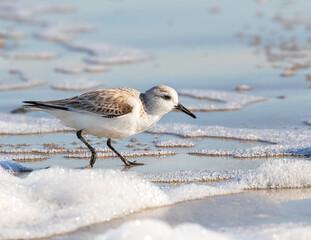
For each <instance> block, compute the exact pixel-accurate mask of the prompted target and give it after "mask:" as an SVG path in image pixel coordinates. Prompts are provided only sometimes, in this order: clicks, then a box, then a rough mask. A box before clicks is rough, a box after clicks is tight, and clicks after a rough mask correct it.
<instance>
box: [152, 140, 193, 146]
mask: <svg viewBox="0 0 311 240" xmlns="http://www.w3.org/2000/svg"><path fill="white" fill-rule="evenodd" d="M155 145H156V147H159V148H191V147H194V146H195V144H194V142H192V141H189V140H181V139H170V140H165V141H164V140H159V141H157V142H156V143H155Z"/></svg>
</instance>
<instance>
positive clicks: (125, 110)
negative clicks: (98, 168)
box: [24, 85, 196, 168]
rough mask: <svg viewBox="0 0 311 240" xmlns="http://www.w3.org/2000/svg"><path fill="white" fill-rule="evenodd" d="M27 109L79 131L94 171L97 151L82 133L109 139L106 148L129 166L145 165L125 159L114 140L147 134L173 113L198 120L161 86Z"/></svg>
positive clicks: (108, 90) (102, 92)
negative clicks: (143, 91)
mask: <svg viewBox="0 0 311 240" xmlns="http://www.w3.org/2000/svg"><path fill="white" fill-rule="evenodd" d="M24 103H26V105H24V107H26V108H31V109H33V110H42V111H45V112H47V113H49V114H51V115H53V116H55V117H56V118H59V119H60V120H61V121H62V122H63V123H64V125H66V126H68V127H71V128H74V129H76V130H77V132H76V135H77V137H78V139H80V140H81V141H82V142H83V143H84V144H85V145H86V146H87V147H88V149H89V150H90V151H91V153H92V155H91V160H90V164H89V166H88V167H91V168H92V167H93V166H94V163H95V161H96V158H97V154H96V150H95V149H94V148H93V147H92V146H91V145H90V144H89V143H88V142H87V141H86V140H85V139H84V137H83V136H82V133H87V134H91V135H94V136H98V137H106V138H107V146H108V147H109V148H110V149H111V150H112V151H113V152H114V153H115V154H117V155H118V157H119V158H120V159H121V160H122V161H123V163H124V164H125V165H126V166H134V165H143V164H142V163H137V162H136V161H134V162H131V161H129V160H127V159H126V158H124V157H123V156H122V155H121V154H120V153H119V152H118V151H117V150H116V149H115V148H114V147H113V146H112V145H111V139H112V138H118V139H122V138H125V137H128V136H131V135H134V134H136V133H140V132H143V131H145V130H146V129H148V128H150V127H152V126H153V125H154V124H156V123H157V122H158V121H159V120H160V118H161V117H162V116H163V115H164V114H165V113H168V112H170V111H172V110H173V109H177V110H180V111H182V112H184V113H186V114H188V115H190V116H191V117H193V118H196V116H195V115H194V114H193V113H192V112H190V111H189V110H188V109H187V108H185V107H184V106H183V105H181V104H180V103H179V101H178V94H177V92H176V91H175V90H174V89H173V88H171V87H168V86H165V85H159V86H155V87H153V88H150V89H149V90H147V91H146V92H145V93H141V92H139V91H137V90H135V89H131V88H104V89H98V90H95V91H91V92H86V93H83V94H81V95H78V96H75V97H72V98H66V99H61V100H55V101H44V102H43V101H24Z"/></svg>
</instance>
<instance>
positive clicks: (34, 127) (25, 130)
mask: <svg viewBox="0 0 311 240" xmlns="http://www.w3.org/2000/svg"><path fill="white" fill-rule="evenodd" d="M70 130H71V129H70V128H68V127H65V126H64V125H62V124H61V122H60V121H59V120H57V119H50V118H32V117H27V116H21V115H15V114H6V113H0V135H23V134H41V133H51V132H64V131H70Z"/></svg>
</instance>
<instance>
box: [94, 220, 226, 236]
mask: <svg viewBox="0 0 311 240" xmlns="http://www.w3.org/2000/svg"><path fill="white" fill-rule="evenodd" d="M95 239H96V240H116V239H127V240H143V239H145V240H146V239H152V240H172V239H178V240H189V239H192V240H205V239H212V240H213V239H214V240H216V239H217V240H229V239H230V238H229V237H228V236H227V234H224V233H217V232H216V231H211V230H208V229H206V228H203V227H202V226H200V225H198V224H192V223H184V224H180V225H177V226H174V227H173V226H170V225H169V224H167V223H166V222H164V221H160V220H155V219H142V220H135V221H129V222H127V223H124V224H122V225H121V226H120V227H118V228H116V229H112V230H109V231H107V232H106V233H105V234H102V235H100V236H98V237H96V238H95Z"/></svg>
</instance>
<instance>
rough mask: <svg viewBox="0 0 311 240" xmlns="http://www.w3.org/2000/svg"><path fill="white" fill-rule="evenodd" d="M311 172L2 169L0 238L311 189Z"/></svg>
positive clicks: (304, 168) (277, 168) (279, 168)
mask: <svg viewBox="0 0 311 240" xmlns="http://www.w3.org/2000/svg"><path fill="white" fill-rule="evenodd" d="M310 173H311V162H310V161H307V160H286V159H284V160H274V161H267V162H265V163H263V164H262V165H261V166H260V167H258V168H257V169H253V170H246V171H236V172H235V173H234V172H233V173H231V174H232V178H231V179H230V180H227V181H220V182H215V183H210V184H206V183H200V182H192V183H187V184H182V185H170V186H165V187H161V186H159V185H157V184H154V183H152V182H151V181H150V180H148V177H145V176H143V175H142V176H140V175H138V174H136V173H132V172H122V171H119V170H110V169H107V170H103V169H93V170H76V169H66V168H60V167H52V168H49V169H44V170H38V171H34V172H31V173H30V174H29V175H28V176H27V177H25V178H19V177H16V176H14V175H12V174H10V173H9V172H8V171H6V170H4V169H1V168H0V181H1V183H2V184H1V185H0V215H1V216H6V217H5V218H1V219H0V229H1V231H0V238H1V239H15V238H28V239H29V238H38V237H47V236H52V235H55V234H61V233H66V232H70V231H74V230H76V229H78V228H80V227H83V226H88V225H91V224H94V223H98V222H103V221H108V220H111V219H115V218H118V217H123V216H126V215H128V214H131V213H134V212H138V211H141V210H143V209H147V208H155V207H161V206H167V205H171V204H174V203H177V202H182V201H187V200H193V199H202V198H206V197H214V196H221V195H226V194H233V193H239V192H242V191H244V190H245V189H259V188H260V189H262V188H265V189H267V188H302V187H310V186H311V174H310ZM177 175H178V174H177ZM182 177H184V176H182Z"/></svg>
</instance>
